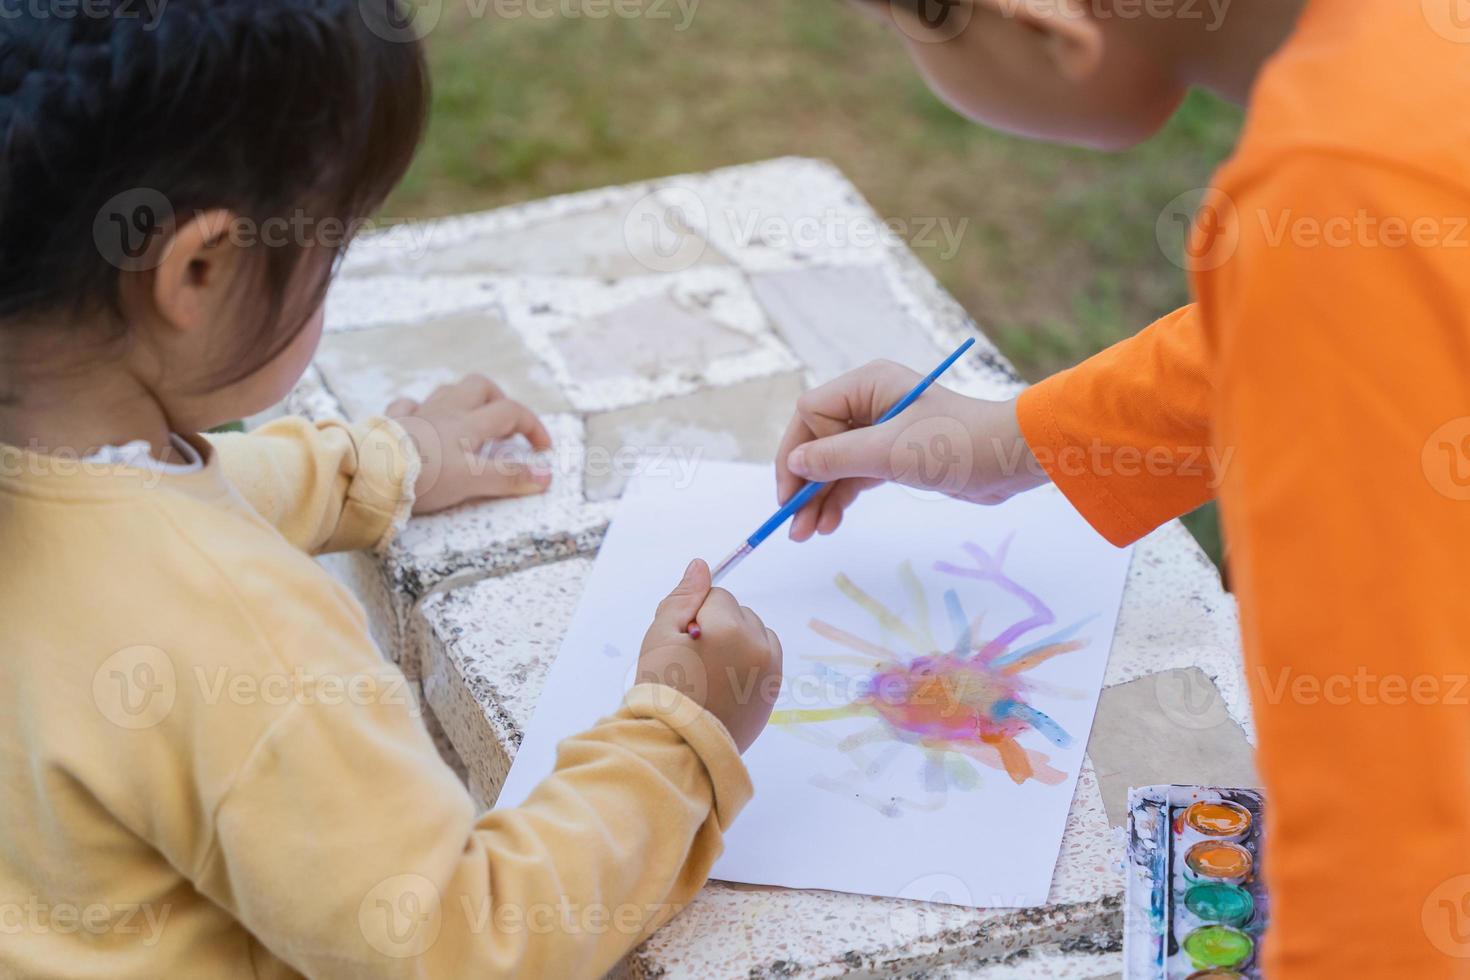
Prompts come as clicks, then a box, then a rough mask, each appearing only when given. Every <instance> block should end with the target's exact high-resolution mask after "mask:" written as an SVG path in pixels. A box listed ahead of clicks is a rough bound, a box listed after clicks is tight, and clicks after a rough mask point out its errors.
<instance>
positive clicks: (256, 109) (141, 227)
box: [0, 0, 428, 377]
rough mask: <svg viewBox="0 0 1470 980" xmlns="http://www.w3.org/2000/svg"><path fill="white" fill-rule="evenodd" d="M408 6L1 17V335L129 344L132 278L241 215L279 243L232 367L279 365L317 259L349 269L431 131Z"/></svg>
mask: <svg viewBox="0 0 1470 980" xmlns="http://www.w3.org/2000/svg"><path fill="white" fill-rule="evenodd" d="M393 3H394V0H165V3H163V4H162V5H154V4H145V3H142V2H139V0H87V2H85V3H82V4H77V3H76V2H75V0H27V2H26V3H25V4H14V2H13V0H0V8H9V9H0V13H3V16H0V326H10V325H12V324H15V323H19V322H24V321H33V320H35V319H36V318H38V317H43V316H47V315H55V314H83V313H96V312H102V311H110V312H111V313H113V314H115V316H114V317H113V319H114V320H115V321H116V323H115V327H114V330H113V332H112V333H111V334H110V336H109V337H108V338H105V339H108V340H117V339H120V338H121V336H122V335H123V334H124V333H125V330H126V328H125V325H124V324H123V323H122V320H121V316H120V314H121V305H120V299H119V281H120V275H121V273H122V272H123V271H124V270H126V269H128V268H130V267H131V268H146V267H147V266H146V265H140V264H138V263H139V262H140V261H143V260H145V256H146V254H147V252H146V249H147V246H148V244H149V242H150V240H156V239H159V238H161V237H162V236H161V234H160V233H161V232H168V231H171V230H172V227H173V222H174V221H177V222H180V223H181V222H183V221H185V220H188V219H190V218H193V217H194V216H195V215H196V214H199V213H202V212H206V211H211V210H215V209H227V210H229V211H233V212H235V213H236V214H237V215H238V216H239V217H240V219H241V220H240V223H239V224H238V225H237V226H236V227H237V228H249V229H252V230H254V231H257V232H260V234H259V236H258V240H259V241H261V242H262V243H263V244H262V245H261V246H260V247H258V248H257V249H256V251H257V252H258V255H257V257H256V260H255V264H254V266H253V267H252V271H253V272H254V273H256V274H257V275H258V278H256V279H255V281H253V282H252V283H250V284H248V286H249V288H248V293H249V294H250V297H251V299H252V300H254V299H256V298H263V299H264V302H265V305H266V307H267V311H266V315H263V316H262V317H260V322H261V328H260V332H259V334H258V335H256V336H249V337H242V338H240V346H239V349H238V352H235V354H236V356H233V357H230V358H228V359H227V360H228V361H229V362H230V363H231V364H232V365H233V366H234V367H235V368H242V367H243V369H239V370H235V371H234V372H233V376H234V377H241V376H243V375H245V374H248V373H250V371H251V370H254V368H255V367H258V366H259V365H260V364H262V363H264V362H265V361H267V360H269V359H270V358H272V357H274V356H275V355H276V354H277V353H278V352H279V351H280V350H281V349H283V348H284V347H285V346H286V345H288V344H289V343H290V342H291V339H292V338H293V337H294V336H295V335H296V333H297V332H298V331H299V330H300V329H301V327H302V325H304V323H305V322H306V320H307V319H308V318H309V313H308V312H302V308H303V302H299V301H298V299H299V298H300V297H301V295H302V294H301V293H300V290H301V289H302V288H303V284H302V283H300V282H298V281H297V275H296V274H297V271H298V268H299V267H300V266H301V265H302V259H303V257H304V256H305V255H306V254H307V251H308V245H310V244H313V243H315V244H316V245H318V246H321V247H319V248H317V249H313V250H312V252H313V254H314V255H320V256H322V257H323V258H324V259H325V258H330V259H334V260H335V259H336V258H337V257H339V256H340V254H341V252H342V250H343V249H345V247H346V235H345V234H343V233H342V230H343V229H344V227H345V228H348V229H355V228H356V227H357V226H358V225H359V224H360V223H361V222H362V221H363V220H364V219H366V218H367V217H368V216H369V215H370V214H371V213H372V212H373V211H374V210H376V209H377V207H378V206H379V205H380V204H381V203H382V201H383V199H384V198H385V197H386V196H387V194H388V192H389V191H390V190H391V189H392V188H393V186H394V185H395V184H396V183H397V182H398V180H399V179H400V178H401V177H402V175H403V172H404V171H405V170H406V169H407V167H408V164H409V161H410V160H411V159H412V157H413V153H414V150H415V148H416V146H417V144H418V140H419V137H420V135H421V133H422V129H423V125H424V119H425V116H426V114H427V98H428V77H427V73H426V70H425V67H424V64H423V55H422V51H421V48H420V45H419V43H418V41H417V39H416V38H415V37H413V36H411V35H405V32H404V31H403V29H402V22H401V21H400V20H398V19H396V17H395V13H396V11H395V9H394V7H393V6H392V4H393ZM153 10H156V11H157V12H156V14H155V13H151V12H150V11H153ZM283 221H284V224H283ZM272 228H273V229H275V232H276V234H274V235H268V234H266V232H267V230H269V229H272ZM267 239H270V240H269V242H268V243H267ZM130 263H133V265H131V266H130ZM332 265H333V263H332V262H327V261H323V262H322V263H321V264H320V266H319V268H320V273H319V276H318V278H317V279H316V280H315V281H310V280H308V281H307V282H306V283H305V285H306V286H308V287H309V293H310V296H309V298H310V299H311V300H312V301H313V302H312V305H311V306H310V309H311V310H314V309H315V308H316V305H315V304H316V303H317V302H320V300H321V298H322V295H323V294H324V293H325V290H326V287H327V284H328V282H329V280H330V277H331V270H332ZM288 297H296V299H292V298H288Z"/></svg>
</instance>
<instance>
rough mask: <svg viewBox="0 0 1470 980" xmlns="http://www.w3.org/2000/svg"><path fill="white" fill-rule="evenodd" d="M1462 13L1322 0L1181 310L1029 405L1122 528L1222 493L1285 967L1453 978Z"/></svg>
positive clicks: (1467, 593) (1468, 525)
mask: <svg viewBox="0 0 1470 980" xmlns="http://www.w3.org/2000/svg"><path fill="white" fill-rule="evenodd" d="M1457 2H1459V0H1314V2H1313V3H1311V4H1310V5H1309V6H1308V8H1307V11H1306V13H1305V14H1304V16H1303V18H1302V20H1301V22H1300V24H1299V25H1298V29H1297V31H1296V33H1295V35H1294V36H1293V37H1292V39H1291V40H1290V41H1289V42H1288V43H1287V45H1286V46H1285V47H1284V48H1283V49H1282V50H1281V51H1280V52H1279V53H1278V54H1277V55H1276V57H1275V58H1274V59H1273V60H1272V61H1271V62H1270V63H1269V64H1268V65H1267V66H1266V69H1265V71H1264V72H1263V75H1262V77H1261V79H1260V80H1259V81H1258V84H1257V87H1256V90H1255V93H1254V95H1253V97H1252V100H1251V106H1250V114H1249V120H1248V123H1247V127H1246V131H1245V133H1244V135H1243V137H1242V141H1241V145H1240V147H1239V148H1238V151H1237V153H1236V155H1235V157H1234V158H1233V159H1232V160H1231V161H1229V162H1228V163H1227V164H1226V165H1225V167H1224V168H1223V169H1222V170H1221V171H1220V173H1219V174H1218V175H1217V177H1216V180H1215V181H1214V188H1215V191H1216V192H1217V193H1215V194H1214V195H1212V197H1211V199H1210V202H1209V204H1208V206H1207V207H1205V208H1204V209H1202V210H1201V213H1200V216H1199V218H1198V220H1197V224H1196V229H1195V234H1194V236H1193V241H1192V242H1191V247H1190V249H1189V253H1188V254H1189V256H1190V261H1191V262H1192V264H1193V266H1194V269H1193V283H1194V288H1195V293H1196V296H1197V298H1198V303H1197V304H1196V305H1195V306H1193V307H1189V308H1187V309H1185V310H1181V311H1180V312H1178V313H1176V314H1174V315H1172V316H1170V317H1168V318H1166V319H1164V320H1162V321H1160V322H1159V323H1157V324H1155V325H1153V326H1152V327H1150V328H1149V329H1148V330H1146V331H1144V332H1143V333H1141V334H1139V335H1138V336H1136V337H1134V338H1132V339H1130V340H1128V341H1125V342H1124V343H1122V344H1119V345H1118V346H1116V347H1114V348H1112V349H1111V350H1108V351H1105V352H1104V353H1102V354H1100V355H1098V356H1097V357H1096V358H1093V359H1092V360H1089V361H1087V362H1085V363H1083V364H1082V365H1080V366H1078V367H1076V368H1074V369H1072V370H1071V371H1068V372H1065V373H1063V374H1061V375H1058V376H1057V377H1054V378H1052V379H1050V380H1048V381H1046V382H1043V383H1042V384H1040V385H1038V386H1036V387H1035V388H1033V389H1032V390H1030V391H1029V392H1028V393H1027V394H1026V395H1024V396H1023V397H1022V399H1021V402H1020V414H1021V423H1022V428H1023V431H1024V432H1025V435H1026V438H1027V440H1028V441H1029V442H1030V443H1031V445H1032V447H1033V449H1035V450H1036V451H1037V455H1038V458H1039V459H1040V460H1041V462H1042V463H1043V465H1044V466H1046V467H1047V468H1048V470H1049V472H1050V473H1051V475H1052V476H1053V478H1054V479H1055V481H1056V482H1057V483H1058V485H1059V486H1060V487H1061V488H1062V490H1063V491H1064V492H1065V493H1066V494H1067V495H1068V497H1069V498H1070V499H1071V500H1072V501H1073V502H1074V503H1075V504H1076V506H1077V507H1078V508H1079V509H1080V510H1081V511H1082V513H1083V514H1085V515H1086V516H1087V517H1088V518H1089V520H1091V521H1092V523H1093V524H1094V525H1095V526H1096V527H1097V528H1098V529H1099V530H1100V531H1101V532H1102V533H1103V534H1105V535H1107V536H1108V537H1109V538H1110V539H1111V540H1113V541H1115V542H1118V543H1123V542H1126V541H1130V540H1133V539H1135V538H1137V537H1138V536H1140V535H1141V534H1143V533H1145V532H1147V531H1148V530H1149V529H1151V528H1153V527H1155V526H1157V525H1158V524H1159V523H1161V522H1163V521H1165V520H1167V519H1169V518H1172V517H1174V516H1177V515H1178V514H1180V513H1183V512H1184V511H1186V510H1188V509H1190V508H1192V507H1193V506H1195V505H1196V504H1198V503H1200V502H1202V501H1204V500H1206V499H1208V498H1209V497H1210V496H1211V495H1212V493H1213V492H1214V491H1215V489H1216V488H1217V487H1218V491H1219V497H1220V500H1221V505H1222V512H1223V515H1224V526H1225V533H1226V538H1227V541H1228V543H1229V545H1230V548H1231V552H1230V560H1231V568H1232V572H1233V576H1234V584H1235V589H1236V593H1237V596H1238V598H1239V600H1240V607H1241V617H1242V625H1243V634H1244V645H1245V658H1246V672H1247V676H1248V679H1249V682H1250V687H1251V694H1252V699H1253V706H1254V711H1255V715H1256V720H1257V728H1258V734H1259V765H1260V771H1261V774H1262V777H1263V779H1264V781H1265V785H1266V789H1267V793H1268V803H1269V813H1270V817H1269V821H1268V827H1267V832H1268V834H1269V838H1268V839H1269V847H1268V848H1267V852H1266V855H1267V856H1266V875H1267V879H1268V883H1269V888H1270V891H1271V896H1272V898H1271V910H1272V923H1271V926H1270V929H1269V931H1268V934H1267V939H1266V942H1265V949H1264V957H1265V959H1264V963H1265V970H1266V975H1267V976H1270V977H1273V978H1276V977H1291V978H1296V977H1324V978H1326V977H1333V978H1336V977H1343V976H1354V977H1379V976H1382V977H1415V978H1420V977H1440V976H1451V975H1453V976H1460V975H1470V681H1467V678H1470V113H1467V112H1466V111H1465V99H1466V97H1467V95H1470V10H1467V9H1465V8H1464V6H1463V4H1461V5H1460V7H1459V8H1458V9H1457V7H1456V4H1457ZM1457 14H1458V16H1457ZM1150 454H1152V455H1150ZM1149 460H1152V464H1151V465H1150V464H1149V463H1148V461H1149ZM1068 461H1070V463H1068ZM1120 461H1123V462H1127V463H1128V464H1129V465H1120ZM1140 461H1143V462H1140Z"/></svg>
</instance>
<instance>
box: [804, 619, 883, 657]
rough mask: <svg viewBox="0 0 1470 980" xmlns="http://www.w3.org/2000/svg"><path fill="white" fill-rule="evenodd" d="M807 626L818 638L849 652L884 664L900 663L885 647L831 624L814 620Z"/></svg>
mask: <svg viewBox="0 0 1470 980" xmlns="http://www.w3.org/2000/svg"><path fill="white" fill-rule="evenodd" d="M807 625H808V626H809V627H811V630H812V632H813V633H816V634H817V635H818V636H825V637H826V638H827V639H829V640H831V641H832V642H833V643H840V644H842V645H843V646H845V647H847V648H848V649H849V650H856V651H857V652H858V653H866V654H869V655H870V656H874V657H877V658H879V659H880V660H882V661H883V662H884V663H885V664H896V663H899V662H900V661H899V659H898V654H897V653H895V652H894V651H892V650H890V649H888V648H887V647H885V646H879V645H878V644H876V643H871V642H869V641H867V640H865V639H863V638H862V637H860V636H854V635H853V634H851V633H849V632H847V630H843V629H838V628H837V627H836V626H833V625H832V624H831V623H824V622H822V621H821V620H820V619H814V620H812V621H811V622H810V623H808V624H807Z"/></svg>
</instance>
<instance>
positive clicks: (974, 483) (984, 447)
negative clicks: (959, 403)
mask: <svg viewBox="0 0 1470 980" xmlns="http://www.w3.org/2000/svg"><path fill="white" fill-rule="evenodd" d="M968 401H969V402H970V403H971V404H970V412H969V423H968V428H969V431H970V434H971V448H972V450H973V452H974V465H973V466H972V468H971V476H970V481H969V485H968V486H967V487H966V492H965V494H964V496H965V497H966V498H967V499H969V500H973V501H974V502H976V503H982V504H998V503H1001V502H1003V501H1005V500H1008V499H1009V498H1011V497H1013V496H1015V495H1016V494H1018V493H1024V492H1025V491H1027V490H1032V489H1035V488H1036V487H1039V486H1042V485H1044V484H1046V483H1048V482H1050V479H1049V477H1048V476H1047V475H1046V471H1045V470H1044V469H1043V468H1042V467H1041V465H1040V463H1038V462H1037V459H1036V456H1035V454H1034V453H1033V452H1032V451H1031V446H1030V444H1029V443H1027V441H1026V437H1025V434H1024V433H1023V432H1022V429H1021V422H1020V418H1019V415H1018V412H1017V403H1018V401H1019V399H1016V398H1012V399H1009V400H1007V401H987V400H985V399H979V398H972V399H968Z"/></svg>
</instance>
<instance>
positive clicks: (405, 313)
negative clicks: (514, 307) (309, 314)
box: [325, 274, 502, 334]
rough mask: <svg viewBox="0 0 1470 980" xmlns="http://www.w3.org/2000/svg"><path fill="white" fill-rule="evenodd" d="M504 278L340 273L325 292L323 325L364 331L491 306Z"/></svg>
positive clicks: (494, 303)
mask: <svg viewBox="0 0 1470 980" xmlns="http://www.w3.org/2000/svg"><path fill="white" fill-rule="evenodd" d="M501 285H502V282H501V281H500V280H497V279H494V278H488V277H480V278H475V277H471V276H420V275H413V274H409V275H401V276H397V275H383V276H376V277H371V278H363V279H354V278H351V277H339V278H337V279H336V280H335V281H334V282H333V283H332V287H331V289H330V290H329V291H328V293H327V304H326V320H325V329H326V332H327V333H328V334H330V333H332V332H334V331H337V330H363V329H366V328H368V327H385V326H389V325H391V324H396V323H397V324H401V323H417V322H419V321H421V320H432V319H435V318H437V317H445V316H449V315H451V314H454V313H468V312H471V311H475V310H491V309H494V308H495V305H496V302H497V297H498V290H499V288H500V286H501Z"/></svg>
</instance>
